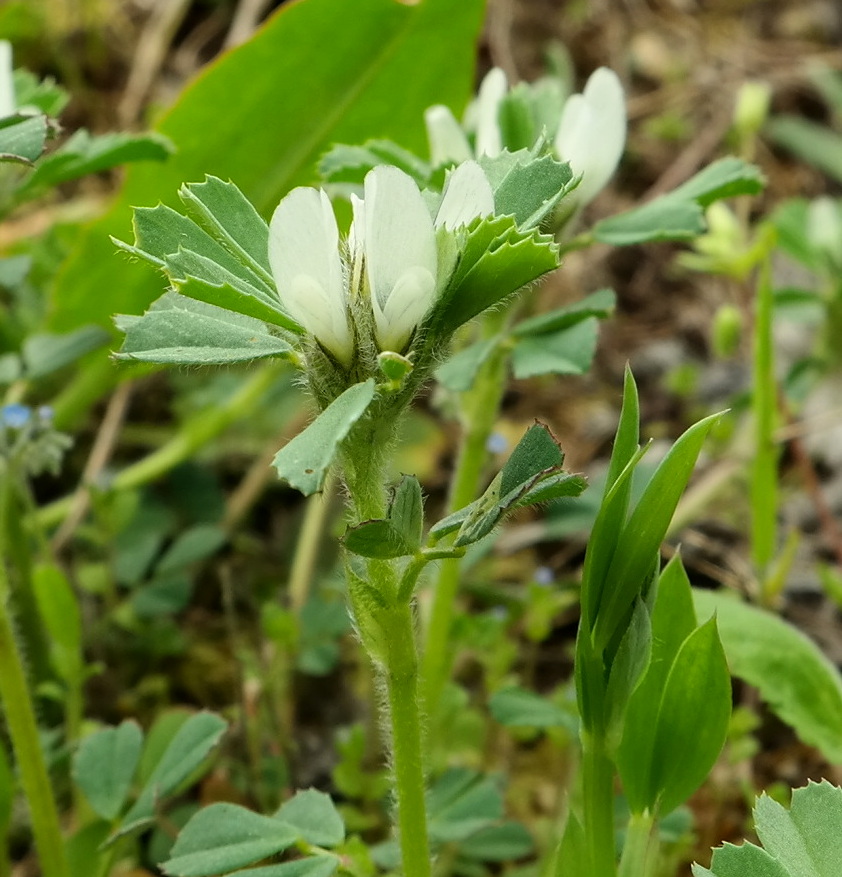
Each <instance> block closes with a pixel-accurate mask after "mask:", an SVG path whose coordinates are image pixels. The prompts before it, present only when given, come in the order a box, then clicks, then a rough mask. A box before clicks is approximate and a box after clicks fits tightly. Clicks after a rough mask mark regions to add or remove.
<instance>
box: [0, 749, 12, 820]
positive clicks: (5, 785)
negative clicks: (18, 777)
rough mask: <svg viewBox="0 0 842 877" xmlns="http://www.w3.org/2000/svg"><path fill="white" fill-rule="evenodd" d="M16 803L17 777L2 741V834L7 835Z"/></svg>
mask: <svg viewBox="0 0 842 877" xmlns="http://www.w3.org/2000/svg"><path fill="white" fill-rule="evenodd" d="M14 803H15V777H14V774H13V773H12V768H11V765H10V764H9V756H8V755H7V753H6V746H5V744H4V743H0V835H2V836H3V837H5V836H6V832H7V831H8V829H9V825H10V824H11V821H12V811H13V809H14Z"/></svg>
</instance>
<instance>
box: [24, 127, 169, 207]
mask: <svg viewBox="0 0 842 877" xmlns="http://www.w3.org/2000/svg"><path fill="white" fill-rule="evenodd" d="M172 151H173V146H172V143H170V141H169V140H168V139H167V138H166V137H163V136H161V135H160V134H128V133H124V132H121V133H115V134H102V135H99V136H94V135H91V134H89V133H88V132H87V131H85V130H84V129H82V130H79V131H76V133H75V134H73V136H72V137H70V139H69V140H67V141H66V142H65V143H64V144H62V145H61V146H60V147H59V148H58V149H56V150H55V151H54V152H51V153H50V154H49V155H47V156H45V157H44V158H43V159H42V160H41V161H39V162H38V166H37V167H36V168H35V171H34V172H33V174H32V175H31V176H30V177H29V179H28V180H27V181H26V183H25V185H24V187H23V190H24V191H25V192H29V191H31V190H33V189H41V188H47V187H50V186H57V185H59V184H60V183H65V182H67V181H68V180H75V179H78V178H79V177H83V176H85V175H86V174H94V173H98V172H100V171H104V170H108V169H109V168H112V167H117V166H118V165H121V164H127V163H129V162H134V161H156V162H161V161H164V160H165V159H166V158H167V157H168V156H169V155H170V154H171V153H172Z"/></svg>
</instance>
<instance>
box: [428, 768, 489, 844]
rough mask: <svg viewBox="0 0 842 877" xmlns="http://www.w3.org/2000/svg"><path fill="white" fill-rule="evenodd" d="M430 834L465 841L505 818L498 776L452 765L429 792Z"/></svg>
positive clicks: (440, 837) (452, 840)
mask: <svg viewBox="0 0 842 877" xmlns="http://www.w3.org/2000/svg"><path fill="white" fill-rule="evenodd" d="M427 807H428V811H429V816H430V823H429V824H430V837H431V838H432V839H433V840H435V841H439V842H440V843H451V842H458V841H464V840H466V839H467V838H469V837H470V836H471V835H472V834H474V833H476V832H477V831H479V830H480V829H483V828H486V827H488V826H489V825H490V824H491V823H494V822H498V821H499V820H500V819H502V818H503V796H502V795H501V794H500V789H499V787H498V783H497V781H496V780H494V779H492V778H491V777H484V776H483V775H482V774H480V773H477V772H476V771H473V770H469V769H468V768H451V769H450V770H448V771H446V772H445V773H444V774H443V775H442V776H441V777H440V778H439V779H438V780H437V781H436V783H435V784H434V785H433V787H432V788H431V789H430V791H429V793H428V796H427Z"/></svg>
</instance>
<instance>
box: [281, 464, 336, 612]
mask: <svg viewBox="0 0 842 877" xmlns="http://www.w3.org/2000/svg"><path fill="white" fill-rule="evenodd" d="M335 480H336V479H335V477H334V475H333V473H332V472H331V473H330V474H328V476H327V478H326V479H325V483H324V485H323V486H322V492H321V493H314V494H313V495H312V496H311V497H308V499H307V509H306V510H305V512H304V521H303V523H302V524H301V531H300V532H299V534H298V541H297V542H296V545H295V555H294V556H293V558H292V568H291V569H290V573H289V583H288V585H287V593H288V595H289V606H290V609H291V610H292V612H293V614H294V615H296V616H298V615H300V614H301V610H302V609H303V608H304V605H305V604H306V603H307V599H308V597H309V596H310V583H311V581H312V579H313V570H314V569H315V567H316V558H317V557H318V554H319V545H320V544H321V539H322V535H323V533H324V530H325V523H326V520H327V514H328V511H329V510H330V501H331V499H332V497H333V486H334V483H335Z"/></svg>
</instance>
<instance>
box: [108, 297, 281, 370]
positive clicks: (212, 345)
mask: <svg viewBox="0 0 842 877" xmlns="http://www.w3.org/2000/svg"><path fill="white" fill-rule="evenodd" d="M114 322H115V323H116V325H117V328H118V329H120V330H122V331H123V332H125V333H126V338H125V340H124V342H123V346H122V347H121V348H120V352H119V353H117V354H115V356H116V357H117V358H118V359H134V360H140V361H142V362H166V363H183V364H186V365H213V364H220V363H229V362H250V361H251V360H254V359H262V358H264V357H267V356H280V357H283V358H285V359H292V358H294V357H295V351H294V350H293V349H292V347H290V345H289V344H288V343H287V342H286V341H284V340H283V339H282V338H279V337H278V336H277V335H270V334H269V332H268V331H267V330H266V326H265V325H264V324H263V323H261V322H260V321H259V320H255V319H253V318H252V317H246V316H244V315H242V314H235V313H232V312H231V311H227V310H224V309H222V308H218V307H216V306H215V305H209V304H205V303H204V302H200V301H195V300H194V299H191V298H187V297H186V296H183V295H179V294H178V293H177V292H165V293H164V295H162V296H161V298H159V299H158V300H157V301H156V302H154V303H153V304H152V306H151V307H150V308H149V310H148V311H147V312H146V313H145V314H144V315H143V316H142V317H135V316H130V315H128V314H120V315H118V316H117V317H115V319H114Z"/></svg>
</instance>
